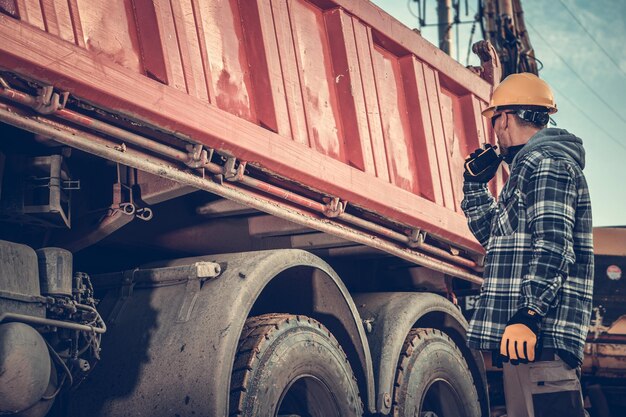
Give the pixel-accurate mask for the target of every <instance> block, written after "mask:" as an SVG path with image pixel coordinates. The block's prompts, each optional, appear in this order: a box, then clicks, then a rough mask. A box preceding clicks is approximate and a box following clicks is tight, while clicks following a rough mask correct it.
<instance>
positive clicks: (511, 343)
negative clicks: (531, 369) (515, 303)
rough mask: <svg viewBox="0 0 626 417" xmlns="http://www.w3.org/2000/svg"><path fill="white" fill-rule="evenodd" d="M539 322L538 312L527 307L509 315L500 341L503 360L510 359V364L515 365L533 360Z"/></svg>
mask: <svg viewBox="0 0 626 417" xmlns="http://www.w3.org/2000/svg"><path fill="white" fill-rule="evenodd" d="M540 323H541V316H540V315H539V313H537V312H536V311H534V310H532V309H529V308H524V309H521V310H519V311H518V312H517V313H515V314H514V315H513V317H511V319H510V320H509V322H508V323H507V324H506V328H505V329H504V334H503V335H502V341H501V342H500V355H502V356H503V358H502V361H503V362H507V361H509V360H510V361H511V365H517V364H518V363H528V362H534V361H535V350H536V347H537V339H538V337H539V324H540Z"/></svg>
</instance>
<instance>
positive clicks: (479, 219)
mask: <svg viewBox="0 0 626 417" xmlns="http://www.w3.org/2000/svg"><path fill="white" fill-rule="evenodd" d="M463 194H464V197H463V201H462V202H461V209H462V210H463V212H464V213H465V217H467V224H468V225H469V228H470V230H471V231H472V233H473V234H474V237H476V239H477V240H478V242H480V244H481V245H483V247H484V248H487V244H488V243H489V236H490V234H491V218H492V217H493V214H494V212H495V210H496V201H495V199H494V198H493V196H492V195H491V193H490V192H489V189H488V188H487V184H483V183H477V182H467V181H466V182H465V183H464V184H463Z"/></svg>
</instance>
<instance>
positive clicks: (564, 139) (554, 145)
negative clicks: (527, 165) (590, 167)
mask: <svg viewBox="0 0 626 417" xmlns="http://www.w3.org/2000/svg"><path fill="white" fill-rule="evenodd" d="M543 147H548V148H549V149H550V150H551V151H552V152H555V153H559V154H562V155H563V156H565V157H567V158H569V159H571V160H573V161H574V162H576V163H577V164H578V166H580V169H584V168H585V149H584V148H583V141H582V139H580V138H579V137H577V136H575V135H572V134H571V133H569V132H568V131H567V130H565V129H556V128H546V129H541V130H540V131H539V132H537V133H535V135H534V136H533V137H532V138H530V140H529V141H528V142H527V143H526V145H524V147H523V148H522V149H521V150H520V151H519V152H518V153H517V155H515V158H513V162H512V163H511V168H512V167H513V166H514V165H515V163H516V162H517V161H519V160H520V158H522V157H523V156H524V155H525V154H527V153H529V152H531V151H534V150H536V149H539V148H543Z"/></svg>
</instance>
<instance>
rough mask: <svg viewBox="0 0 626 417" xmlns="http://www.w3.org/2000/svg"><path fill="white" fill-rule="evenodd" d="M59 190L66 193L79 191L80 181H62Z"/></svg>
mask: <svg viewBox="0 0 626 417" xmlns="http://www.w3.org/2000/svg"><path fill="white" fill-rule="evenodd" d="M61 188H62V189H64V190H66V191H77V190H80V180H70V181H63V182H62V183H61Z"/></svg>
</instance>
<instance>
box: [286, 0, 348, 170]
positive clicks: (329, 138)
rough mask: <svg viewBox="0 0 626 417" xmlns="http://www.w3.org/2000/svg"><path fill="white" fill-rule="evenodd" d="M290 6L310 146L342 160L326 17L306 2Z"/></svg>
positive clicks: (301, 0) (291, 1)
mask: <svg viewBox="0 0 626 417" xmlns="http://www.w3.org/2000/svg"><path fill="white" fill-rule="evenodd" d="M287 6H288V10H289V17H290V22H291V35H292V37H293V43H294V45H295V53H296V54H295V55H296V62H297V65H298V74H299V76H300V84H301V85H300V88H301V89H302V96H303V102H304V112H305V115H306V120H307V127H308V134H309V141H310V144H311V147H312V148H313V149H315V150H316V151H318V152H320V153H322V154H324V155H328V156H330V157H332V158H334V159H337V160H340V161H343V160H344V156H343V153H344V149H343V143H342V141H341V135H342V132H341V125H340V124H339V123H338V121H339V114H338V112H339V109H338V103H337V95H336V91H335V88H334V84H335V80H334V76H333V73H332V64H331V59H330V47H329V39H328V37H327V32H326V24H325V20H324V14H323V13H322V10H320V9H319V8H317V7H316V6H314V5H312V4H311V3H310V2H308V1H305V0H287ZM285 29H286V28H277V30H285Z"/></svg>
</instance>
